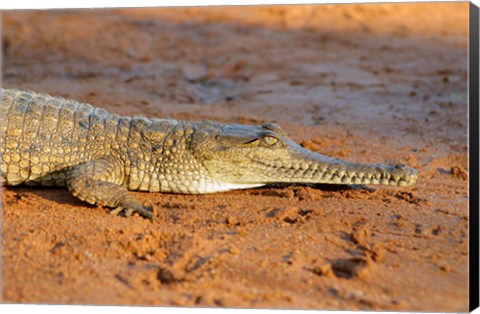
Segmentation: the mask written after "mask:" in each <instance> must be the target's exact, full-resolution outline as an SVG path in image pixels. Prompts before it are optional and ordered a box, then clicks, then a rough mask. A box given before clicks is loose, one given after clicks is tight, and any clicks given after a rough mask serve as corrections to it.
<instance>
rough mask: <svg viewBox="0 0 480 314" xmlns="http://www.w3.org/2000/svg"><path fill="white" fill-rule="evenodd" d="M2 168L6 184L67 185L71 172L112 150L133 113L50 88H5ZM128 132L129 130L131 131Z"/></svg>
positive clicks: (0, 96) (0, 95) (0, 109)
mask: <svg viewBox="0 0 480 314" xmlns="http://www.w3.org/2000/svg"><path fill="white" fill-rule="evenodd" d="M0 118H1V120H0V156H1V157H0V158H1V159H0V167H1V168H0V171H1V173H0V174H1V175H0V176H1V180H2V183H5V184H7V185H17V184H22V183H26V184H32V185H37V184H41V185H47V186H48V185H54V186H63V185H65V177H66V172H67V171H68V170H69V169H70V168H71V167H72V166H75V165H77V164H79V163H81V162H85V161H89V160H91V159H92V158H93V157H95V156H96V155H98V154H108V152H109V150H110V149H111V146H112V143H113V142H114V140H115V138H116V136H117V133H118V132H119V130H118V129H119V128H118V125H119V123H120V121H121V120H126V121H123V122H124V123H123V124H124V125H126V127H127V128H129V119H130V118H128V117H120V116H118V115H114V114H109V113H108V112H107V111H106V110H104V109H101V108H95V107H93V106H91V105H89V104H83V103H79V102H77V101H73V100H66V99H64V98H61V97H51V96H49V95H46V94H40V93H34V92H26V91H19V90H15V89H0ZM127 132H128V131H127Z"/></svg>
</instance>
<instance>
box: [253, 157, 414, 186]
mask: <svg viewBox="0 0 480 314" xmlns="http://www.w3.org/2000/svg"><path fill="white" fill-rule="evenodd" d="M297 150H298V151H297V152H296V153H295V154H293V158H290V159H289V160H288V161H287V162H285V163H279V162H275V161H273V162H271V161H268V160H256V163H259V164H260V165H261V167H263V168H265V170H264V171H265V173H269V174H270V177H271V178H270V180H271V181H270V180H268V179H267V180H268V181H269V183H274V182H291V183H295V182H296V183H322V184H365V185H391V186H410V185H413V184H415V183H416V181H417V178H418V174H417V171H416V170H415V169H412V168H409V167H407V166H405V165H402V164H397V165H386V164H371V163H365V164H363V163H352V162H347V161H343V160H339V159H334V158H329V157H326V156H323V155H320V154H317V153H314V152H311V151H308V150H305V149H303V148H301V149H300V148H297ZM262 172H263V171H262Z"/></svg>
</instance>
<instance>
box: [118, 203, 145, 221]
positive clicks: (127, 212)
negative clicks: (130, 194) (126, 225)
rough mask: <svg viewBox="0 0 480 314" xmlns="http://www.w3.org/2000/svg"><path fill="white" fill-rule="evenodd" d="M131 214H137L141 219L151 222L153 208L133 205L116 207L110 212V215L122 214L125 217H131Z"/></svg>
mask: <svg viewBox="0 0 480 314" xmlns="http://www.w3.org/2000/svg"><path fill="white" fill-rule="evenodd" d="M133 213H138V214H139V215H140V216H142V217H143V218H147V219H150V220H153V219H154V218H153V208H152V206H144V205H134V206H131V207H122V206H118V207H117V208H114V209H112V210H111V211H110V214H111V215H120V214H123V215H124V216H125V217H130V216H132V214H133Z"/></svg>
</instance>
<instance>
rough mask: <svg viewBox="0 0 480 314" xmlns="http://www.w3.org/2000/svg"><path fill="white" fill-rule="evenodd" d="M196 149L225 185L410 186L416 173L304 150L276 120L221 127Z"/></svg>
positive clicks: (412, 170) (396, 167)
mask: <svg viewBox="0 0 480 314" xmlns="http://www.w3.org/2000/svg"><path fill="white" fill-rule="evenodd" d="M200 142H201V143H202V144H200V145H199V146H198V147H196V149H195V151H196V152H195V155H197V160H202V164H203V167H204V168H205V170H206V172H207V173H209V175H210V176H211V177H212V179H215V180H217V182H222V183H225V184H227V185H239V186H240V185H245V186H247V187H249V186H260V185H265V184H271V183H323V184H328V183H333V184H362V185H364V184H383V185H392V186H409V185H412V184H414V183H415V182H416V180H417V172H416V171H415V170H414V169H412V168H409V167H407V166H405V165H402V164H397V165H386V164H368V163H354V162H348V161H344V160H340V159H335V158H330V157H327V156H324V155H321V154H319V153H316V152H313V151H310V150H307V149H305V148H303V147H302V146H300V145H298V144H297V143H295V142H294V141H292V140H291V139H290V138H289V137H288V136H287V134H286V133H285V132H284V131H283V130H282V129H281V128H280V127H279V126H278V125H277V124H275V123H268V124H264V125H261V126H254V125H239V124H225V125H219V126H218V128H217V129H216V132H214V134H212V133H210V136H207V137H206V138H204V140H202V141H200Z"/></svg>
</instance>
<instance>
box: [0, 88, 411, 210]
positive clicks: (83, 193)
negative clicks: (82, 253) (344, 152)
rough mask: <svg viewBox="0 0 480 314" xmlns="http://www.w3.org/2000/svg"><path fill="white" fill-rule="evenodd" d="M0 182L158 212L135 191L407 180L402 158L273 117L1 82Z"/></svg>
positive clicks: (203, 190)
mask: <svg viewBox="0 0 480 314" xmlns="http://www.w3.org/2000/svg"><path fill="white" fill-rule="evenodd" d="M0 105H1V106H0V117H1V120H0V156H1V157H0V158H1V159H0V177H1V181H0V182H1V184H2V185H12V186H14V185H19V184H24V185H30V186H31V185H40V186H58V187H65V186H66V188H68V190H69V191H70V192H71V194H73V195H74V196H75V197H77V198H78V199H80V200H82V201H85V202H87V203H90V204H94V205H100V206H103V207H106V208H109V210H110V212H111V213H114V214H122V215H125V216H130V215H132V214H133V213H137V214H139V215H141V216H143V217H146V218H149V219H153V208H152V206H149V205H146V204H144V203H142V202H141V201H140V200H138V199H137V198H135V196H134V195H133V194H132V193H130V192H129V191H130V190H131V191H149V192H170V193H183V194H202V193H213V192H222V191H229V190H234V189H246V188H254V187H259V186H264V185H269V184H276V183H283V184H293V183H311V184H317V183H318V184H329V183H331V184H345V185H369V184H375V185H376V184H382V185H391V186H400V187H401V186H409V185H412V184H414V183H415V182H416V180H417V172H416V170H415V169H413V168H410V167H407V166H406V165H403V164H396V165H388V164H380V163H355V162H348V161H344V160H340V159H336V158H332V157H328V156H324V155H321V154H319V153H316V152H313V151H311V150H308V149H306V148H304V147H302V146H301V145H299V144H297V143H296V142H294V141H293V140H292V139H290V138H289V137H288V135H287V134H286V133H285V131H284V130H283V129H282V128H281V127H280V126H279V125H278V124H276V123H274V122H271V123H266V124H263V125H243V124H222V123H219V122H216V121H208V120H202V121H179V120H175V119H172V118H155V117H152V118H149V117H146V116H143V115H137V116H133V117H128V116H122V115H118V114H113V113H109V112H108V111H106V110H105V109H102V108H98V107H94V106H92V105H90V104H86V103H80V102H77V101H74V100H67V99H65V98H62V97H53V96H50V95H47V94H44V93H36V92H31V91H21V90H17V89H3V88H0Z"/></svg>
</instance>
